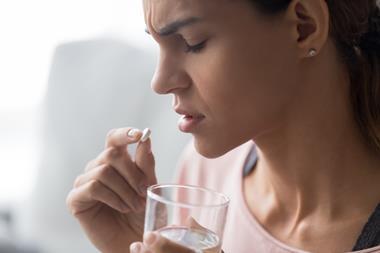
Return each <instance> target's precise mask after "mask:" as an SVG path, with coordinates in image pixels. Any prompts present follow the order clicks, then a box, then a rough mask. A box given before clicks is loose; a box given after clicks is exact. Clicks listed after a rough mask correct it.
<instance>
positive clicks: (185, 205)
mask: <svg viewBox="0 0 380 253" xmlns="http://www.w3.org/2000/svg"><path fill="white" fill-rule="evenodd" d="M168 187H172V188H186V189H193V190H200V191H203V192H207V193H211V194H214V195H217V196H218V197H220V198H221V199H222V200H223V201H222V203H220V204H188V203H184V202H180V201H173V200H169V199H166V198H164V197H162V196H160V195H158V194H157V193H154V192H153V190H155V189H159V188H168ZM147 192H148V197H150V198H152V199H154V200H156V201H159V202H162V203H164V204H167V205H176V206H179V207H183V208H215V207H227V206H228V204H229V203H230V198H229V197H227V196H226V195H225V194H223V193H220V192H217V191H215V190H211V189H208V188H205V187H201V186H196V185H188V184H154V185H151V186H149V187H148V190H147Z"/></svg>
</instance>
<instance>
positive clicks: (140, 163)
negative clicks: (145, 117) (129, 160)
mask: <svg viewBox="0 0 380 253" xmlns="http://www.w3.org/2000/svg"><path fill="white" fill-rule="evenodd" d="M135 162H136V166H137V168H139V169H140V170H141V171H142V172H143V173H144V175H145V176H146V177H147V179H148V184H149V185H153V184H156V183H157V178H156V174H155V171H154V166H155V160H154V155H153V153H152V149H151V140H150V138H148V139H147V140H146V141H145V142H139V144H138V145H137V148H136V157H135ZM147 187H148V185H147Z"/></svg>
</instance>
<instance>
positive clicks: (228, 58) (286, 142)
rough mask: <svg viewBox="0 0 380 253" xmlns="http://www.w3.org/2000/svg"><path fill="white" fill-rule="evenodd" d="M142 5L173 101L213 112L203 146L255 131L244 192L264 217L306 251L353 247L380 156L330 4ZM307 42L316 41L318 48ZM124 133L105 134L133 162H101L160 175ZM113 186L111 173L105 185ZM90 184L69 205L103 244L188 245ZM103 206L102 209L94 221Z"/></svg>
mask: <svg viewBox="0 0 380 253" xmlns="http://www.w3.org/2000/svg"><path fill="white" fill-rule="evenodd" d="M143 3H144V11H145V22H146V26H147V31H148V32H149V33H150V34H151V36H152V38H153V39H154V40H156V41H157V43H158V45H159V47H160V58H159V62H158V65H157V69H156V72H155V75H154V78H153V80H152V88H153V89H154V91H156V92H157V93H159V94H172V95H173V97H174V99H173V104H174V105H175V106H182V107H185V108H188V109H191V110H193V111H196V112H198V113H201V114H203V115H204V116H205V118H204V120H203V121H202V122H201V124H200V125H199V126H197V127H196V128H195V129H194V130H193V131H192V135H193V137H194V143H195V148H196V149H197V151H198V152H199V153H200V154H202V155H203V156H205V157H208V158H215V157H218V156H221V155H223V154H225V153H226V152H228V151H230V150H231V149H233V148H235V147H237V146H239V145H240V144H242V143H245V142H247V141H249V140H253V141H254V142H255V143H256V145H257V149H258V154H259V161H258V163H257V165H256V167H255V169H254V171H253V173H251V174H250V175H249V176H247V177H246V178H245V179H244V197H245V199H246V202H247V205H248V207H249V208H250V211H251V213H252V214H253V215H254V216H255V217H256V218H257V219H258V221H259V222H260V223H261V224H262V226H264V227H265V229H266V230H267V231H268V232H269V233H270V234H272V235H273V236H274V237H276V238H277V239H279V240H281V241H283V242H284V243H286V244H288V245H290V246H293V247H297V248H301V249H303V250H307V251H311V252H344V251H350V250H351V249H352V247H353V245H354V243H355V240H356V238H357V236H358V235H359V233H360V231H361V228H362V227H363V225H364V224H365V222H366V220H367V218H368V216H369V215H370V213H371V212H372V211H373V209H374V207H375V206H376V204H377V203H378V202H379V200H380V189H379V187H378V182H379V181H380V169H379V168H380V156H379V154H376V153H375V152H374V151H373V150H372V149H371V148H369V147H368V146H367V145H366V143H365V142H364V141H363V138H362V136H361V135H360V132H359V130H358V128H357V125H356V124H355V121H354V117H353V114H352V110H351V104H350V100H349V78H348V73H347V70H346V68H345V66H344V64H342V63H341V61H340V60H339V57H338V56H337V50H336V48H335V46H334V44H333V40H332V38H331V37H329V18H330V17H329V12H328V7H327V5H326V2H325V1H324V0H293V1H292V2H291V4H290V5H289V7H288V8H287V10H286V11H284V12H283V13H281V14H279V15H270V16H268V15H264V14H262V13H259V12H258V11H257V10H255V9H254V8H252V5H251V4H250V3H248V2H247V1H244V0H207V1H204V0H181V1H178V0H144V1H143ZM194 17H195V18H196V19H192V22H191V24H188V25H186V26H184V27H181V28H180V29H177V30H176V31H174V33H172V34H170V35H168V34H166V35H165V34H162V32H164V33H168V29H166V27H168V25H169V24H171V23H173V22H176V21H179V20H181V21H182V20H185V19H188V18H194ZM195 20H196V21H195ZM160 33H161V34H160ZM203 42H204V43H203ZM200 43H203V44H201V45H203V46H204V47H203V48H202V47H198V49H199V50H195V51H189V50H188V45H192V46H194V45H199V44H200ZM311 48H314V49H316V50H317V54H316V55H315V56H313V57H311V56H310V55H309V52H310V49H311ZM120 131H121V133H122V134H119V135H118V136H115V134H112V133H111V134H110V135H109V136H108V143H111V142H110V141H109V140H110V139H111V140H113V142H112V143H119V144H120V143H121V144H120V145H116V148H117V149H118V150H122V151H123V152H121V153H119V155H120V154H122V157H124V158H123V159H124V163H125V164H127V165H125V164H123V163H118V164H116V163H115V162H112V161H113V159H114V160H117V159H116V158H117V157H119V156H115V157H114V158H113V159H108V160H107V161H105V162H104V161H103V162H99V161H101V160H99V159H95V160H96V161H98V162H97V163H95V164H98V166H99V164H108V165H113V167H114V169H115V170H117V171H123V170H124V171H129V170H131V171H134V169H135V168H138V169H139V170H140V171H141V172H142V173H143V174H142V176H141V175H139V174H138V173H137V174H136V175H135V177H122V178H123V180H125V181H127V182H128V183H129V185H131V186H133V185H134V184H135V182H139V181H138V180H139V179H141V178H142V177H144V176H145V177H146V178H150V180H147V181H146V182H147V183H152V182H154V178H155V177H154V163H153V162H152V160H153V156H152V154H151V153H150V155H147V150H149V148H148V147H147V146H149V145H148V144H141V145H140V149H138V150H137V152H136V155H137V157H138V158H137V159H136V164H134V163H133V162H130V161H132V159H131V158H130V157H129V156H128V154H126V153H125V146H126V145H128V143H131V142H127V141H126V137H125V134H126V131H127V129H124V130H119V132H120ZM145 145H146V146H145ZM109 147H113V148H114V147H115V145H110V146H109ZM125 161H128V162H125ZM144 161H145V163H147V164H148V165H143V163H144ZM135 166H136V167H135ZM89 167H90V168H91V169H90V171H91V170H92V169H93V168H96V166H95V165H90V166H89ZM111 167H112V166H111ZM88 173H89V172H86V173H84V175H86V176H83V175H82V178H83V177H84V178H86V179H87V181H86V180H85V184H84V185H86V184H89V183H91V182H93V181H99V180H103V179H104V177H101V176H99V177H94V176H93V175H89V176H88ZM121 174H122V173H121ZM103 181H104V180H103ZM79 182H81V181H80V180H79ZM115 182H116V181H115ZM114 184H115V183H112V178H109V181H108V184H106V185H108V186H109V187H114ZM79 185H80V184H79ZM78 187H79V188H80V189H81V190H78ZM132 188H133V187H132ZM89 189H90V188H88V187H87V188H85V187H84V186H77V187H74V189H73V192H72V193H71V194H70V195H69V198H68V206H69V208H70V209H71V210H72V211H73V213H74V214H76V217H77V218H78V219H79V221H80V222H81V225H82V226H83V227H84V229H85V231H86V233H87V234H88V235H89V237H90V239H91V240H92V242H93V243H94V244H95V245H96V246H97V247H98V248H99V249H101V251H102V252H125V250H126V249H127V248H129V245H130V244H131V242H132V241H141V242H136V243H134V244H132V245H131V251H130V252H154V253H160V252H166V253H170V252H173V253H174V252H177V253H181V252H188V250H186V249H181V248H178V245H173V244H171V243H170V242H168V241H167V240H165V239H164V238H161V237H159V236H158V235H155V236H153V237H154V238H155V239H154V240H152V241H153V242H154V243H152V241H150V240H149V238H145V237H144V238H143V237H142V233H141V230H140V231H139V232H136V231H138V229H135V228H137V227H139V226H140V227H141V225H142V223H141V222H140V223H138V222H137V223H138V224H134V225H132V226H131V225H130V223H129V222H124V223H120V222H119V223H116V222H114V223H110V222H109V219H111V220H112V221H115V220H116V221H120V219H118V217H119V216H118V215H120V212H116V211H112V215H110V213H109V212H111V211H110V210H114V209H117V208H112V205H113V206H115V205H117V204H113V203H111V201H109V200H110V199H112V198H101V199H100V200H99V197H98V196H99V194H98V193H97V191H92V193H93V194H89V192H91V191H89ZM116 192H117V191H116ZM129 192H132V193H133V191H131V190H130V191H129ZM369 193H370V194H369ZM84 196H87V197H84ZM131 196H136V192H135V195H130V194H129V195H128V194H124V193H122V192H121V191H120V192H117V193H116V194H114V195H113V199H117V198H116V197H118V198H119V199H124V200H125V202H129V201H132V199H133V198H132V197H131ZM114 202H115V201H114ZM83 203H85V207H83ZM255 203H260V205H257V204H255ZM89 206H90V207H92V208H93V209H91V208H89ZM110 206H111V207H110ZM101 207H102V208H101ZM94 210H95V211H94ZM104 210H108V212H105V211H104ZM95 214H96V215H98V216H99V215H100V217H103V219H96V221H97V222H96V223H95V222H94V220H95V219H94V215H95ZM122 217H124V218H123V219H122V221H130V220H135V219H131V218H135V217H139V216H138V212H137V216H136V212H130V213H128V212H126V216H122ZM120 224H122V225H120ZM101 231H114V232H115V231H117V233H115V234H117V235H119V236H116V237H112V236H106V237H102V236H105V235H104V234H101ZM131 231H135V232H131ZM108 234H109V233H108ZM108 234H107V235H108ZM122 235H123V236H122ZM110 245H112V246H110ZM163 245H164V246H163ZM110 247H112V248H110ZM162 248H164V249H165V250H162ZM133 249H135V251H133ZM227 253H229V252H227Z"/></svg>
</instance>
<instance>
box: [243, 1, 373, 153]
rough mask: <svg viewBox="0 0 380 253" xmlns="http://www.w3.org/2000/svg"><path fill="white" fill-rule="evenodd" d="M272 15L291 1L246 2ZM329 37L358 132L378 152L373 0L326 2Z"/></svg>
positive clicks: (283, 8)
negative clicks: (342, 68)
mask: <svg viewBox="0 0 380 253" xmlns="http://www.w3.org/2000/svg"><path fill="white" fill-rule="evenodd" d="M249 1H251V2H252V4H253V5H254V6H255V7H256V8H257V9H258V10H260V11H262V12H264V13H267V14H276V13H278V12H280V11H283V10H285V9H286V8H287V7H288V6H289V4H290V2H291V0H249ZM326 2H327V4H328V7H329V12H330V36H331V37H332V38H333V40H334V41H335V46H336V48H337V50H338V52H339V54H340V56H341V59H342V61H343V62H344V64H345V65H346V67H347V70H348V72H349V75H350V96H351V103H352V108H353V112H354V117H355V120H356V122H357V124H358V126H359V129H360V131H361V133H362V135H363V136H364V138H365V139H366V141H367V143H368V144H370V145H371V146H372V147H373V148H374V149H375V150H376V151H378V152H380V9H379V6H378V5H377V4H379V3H376V0H339V1H336V0H326Z"/></svg>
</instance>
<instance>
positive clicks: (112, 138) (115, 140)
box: [106, 127, 142, 148]
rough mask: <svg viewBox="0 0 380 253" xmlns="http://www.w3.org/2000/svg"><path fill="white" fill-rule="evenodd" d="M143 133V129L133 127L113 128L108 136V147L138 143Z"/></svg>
mask: <svg viewBox="0 0 380 253" xmlns="http://www.w3.org/2000/svg"><path fill="white" fill-rule="evenodd" d="M141 135H142V132H141V130H139V129H136V128H131V127H126V128H118V129H112V130H111V131H109V132H108V134H107V138H106V148H109V147H122V146H126V145H128V144H131V143H136V142H137V141H139V140H140V138H141Z"/></svg>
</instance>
